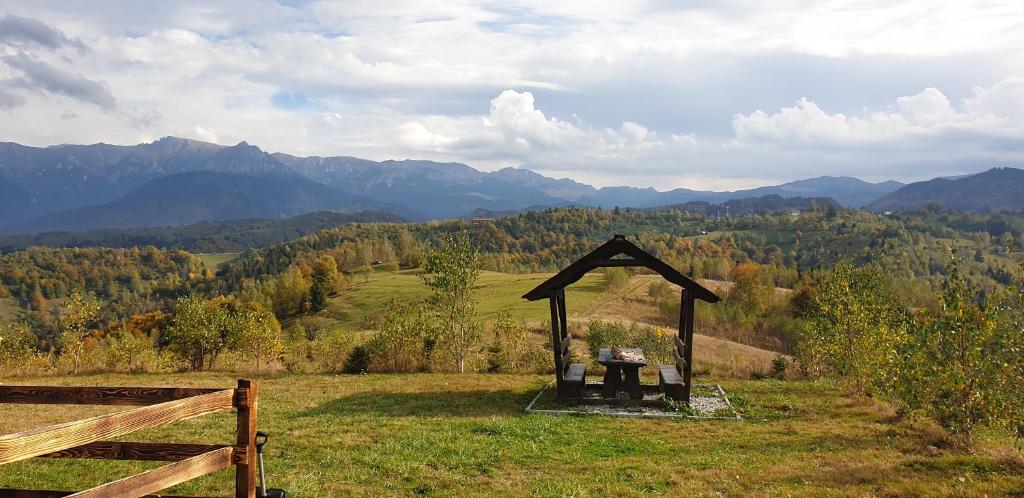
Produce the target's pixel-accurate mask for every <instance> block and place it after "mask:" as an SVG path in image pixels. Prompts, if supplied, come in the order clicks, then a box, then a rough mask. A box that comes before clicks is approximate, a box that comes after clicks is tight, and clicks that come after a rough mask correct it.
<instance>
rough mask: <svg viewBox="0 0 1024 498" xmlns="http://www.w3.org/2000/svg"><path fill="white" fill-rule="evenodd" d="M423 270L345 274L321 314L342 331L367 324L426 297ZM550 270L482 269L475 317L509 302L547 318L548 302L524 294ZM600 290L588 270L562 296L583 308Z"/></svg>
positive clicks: (537, 318)
mask: <svg viewBox="0 0 1024 498" xmlns="http://www.w3.org/2000/svg"><path fill="white" fill-rule="evenodd" d="M421 273H422V270H419V269H415V270H401V271H394V272H392V271H375V272H372V273H370V274H368V276H367V277H368V278H367V279H364V277H362V276H360V275H349V276H348V281H347V285H346V287H345V289H344V290H343V291H342V292H341V293H340V294H339V295H338V296H336V297H334V298H332V299H331V301H330V304H329V305H328V307H327V309H326V310H325V312H323V313H322V316H323V317H325V318H328V319H329V320H331V322H330V323H333V324H335V326H337V327H340V328H342V329H344V330H349V331H358V330H363V329H367V328H371V324H370V321H371V320H372V319H373V318H374V317H375V316H376V314H377V313H378V312H379V311H380V310H381V309H384V308H386V307H387V306H388V304H389V303H390V302H391V301H393V300H396V301H400V302H402V301H405V302H407V301H414V300H421V299H426V298H427V297H428V296H429V295H430V290H429V289H427V287H426V286H424V285H423V282H422V281H421V279H420V274H421ZM552 275H553V273H525V274H510V273H497V272H489V271H485V272H481V274H480V280H479V281H478V282H477V287H476V289H477V296H478V297H479V302H478V304H477V317H478V318H479V319H480V320H483V321H491V320H494V318H495V317H497V315H498V312H499V311H501V309H502V308H503V307H505V306H510V307H511V308H512V309H513V310H514V311H515V312H516V313H517V314H518V315H519V316H520V317H522V318H523V319H524V320H526V321H529V322H541V321H543V320H548V319H550V313H551V312H550V310H549V308H548V302H547V301H546V300H544V301H533V302H530V301H526V300H525V299H523V298H522V296H523V294H526V293H527V292H528V291H530V290H531V289H533V288H534V287H536V286H537V285H538V284H540V283H541V282H543V281H544V280H547V279H548V278H550V277H551V276H552ZM604 290H605V286H604V277H603V276H602V275H600V274H597V273H593V274H590V275H587V276H586V277H584V278H583V279H582V280H580V281H579V282H577V283H576V284H575V285H573V286H571V287H569V288H568V289H566V301H567V302H568V306H569V307H570V308H571V309H573V310H587V309H589V304H590V303H591V302H592V301H593V300H594V299H596V298H597V297H598V296H600V295H601V294H602V293H603V292H604Z"/></svg>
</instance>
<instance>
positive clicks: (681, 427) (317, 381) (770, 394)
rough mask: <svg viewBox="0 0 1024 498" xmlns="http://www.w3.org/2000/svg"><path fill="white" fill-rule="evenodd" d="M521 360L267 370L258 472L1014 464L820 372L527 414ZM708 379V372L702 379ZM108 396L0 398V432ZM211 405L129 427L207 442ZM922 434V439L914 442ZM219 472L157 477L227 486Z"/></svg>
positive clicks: (1001, 489)
mask: <svg viewBox="0 0 1024 498" xmlns="http://www.w3.org/2000/svg"><path fill="white" fill-rule="evenodd" d="M548 380H549V379H548V377H547V376H532V375H524V376H517V375H455V374H408V375H364V376H341V377H338V376H283V377H271V378H264V379H261V380H260V392H261V397H260V422H259V427H260V429H261V430H264V431H267V432H269V433H270V435H271V439H270V444H269V445H268V446H267V471H268V473H269V477H270V483H271V484H272V485H273V486H275V487H283V488H285V489H287V491H288V494H289V496H626V497H629V496H652V495H665V494H669V495H676V496H695V495H702V496H703V495H709V496H825V497H828V496H979V497H980V496H1014V495H1019V494H1020V493H1021V491H1022V490H1024V463H1022V460H1021V456H1020V454H1019V453H1016V452H1015V450H1013V449H1011V448H1010V447H1009V445H1008V444H1007V443H1008V441H1006V440H1004V439H1001V438H1000V437H998V436H997V435H993V434H987V435H983V437H982V438H981V442H980V445H979V449H978V452H977V454H974V455H963V454H957V453H954V452H950V451H948V450H945V449H942V446H943V444H942V440H941V438H940V437H939V436H938V434H939V431H937V429H936V428H935V427H932V426H928V425H920V424H910V423H905V422H899V421H897V420H896V418H895V417H894V414H893V412H892V411H891V410H890V409H888V408H886V407H884V406H880V405H877V404H874V403H873V402H871V401H870V400H864V399H853V398H849V397H846V396H844V395H842V394H841V393H840V392H839V391H837V390H836V389H835V388H834V387H832V386H831V385H829V384H817V383H805V382H777V381H762V382H757V381H736V380H721V383H722V385H723V387H724V388H725V389H726V390H727V391H728V392H729V394H730V395H731V397H732V399H733V400H734V402H735V404H736V405H737V406H738V407H739V408H740V410H741V411H742V413H743V415H744V416H745V418H746V420H745V421H742V422H736V421H686V420H684V421H669V420H646V419H619V418H606V417H596V416H591V417H559V416H548V415H526V414H524V413H523V408H524V407H525V406H526V405H527V404H528V403H529V401H530V399H531V398H532V397H533V395H534V394H535V393H536V392H537V391H538V389H539V388H540V387H541V386H542V385H543V384H544V383H545V382H547V381H548ZM705 380H708V379H705ZM19 382H20V383H25V384H34V383H46V384H75V385H173V386H232V385H234V378H233V377H231V376H229V375H226V374H216V373H213V374H181V375H146V376H139V375H133V376H125V375H104V376H83V377H74V378H45V379H24V380H21V381H19ZM117 409H119V408H110V407H107V408H98V407H80V406H68V407H61V408H60V409H59V410H58V409H54V407H52V406H38V405H36V406H26V405H0V433H3V434H7V433H10V432H13V431H16V430H22V429H26V428H29V427H36V426H40V425H42V424H47V423H54V422H60V421H66V420H71V419H74V418H78V417H82V416H85V415H94V414H97V413H100V412H103V411H108V410H117ZM233 431H234V419H233V418H232V416H231V415H230V414H218V415H214V416H207V417H202V418H199V419H194V420H190V421H184V422H180V423H177V424H173V425H171V426H167V427H164V428H160V429H157V430H150V431H145V432H140V433H136V434H133V435H132V436H131V439H132V440H143V441H175V442H186V441H187V442H203V443H223V442H226V441H229V440H231V434H233ZM930 445H935V446H938V447H939V448H940V449H939V450H937V451H934V450H932V451H929V450H928V447H929V446H930ZM152 466H155V464H153V463H142V462H105V461H87V460H76V461H72V460H46V459H34V460H28V461H22V462H18V463H14V464H8V465H3V466H0V486H3V487H29V488H39V487H45V488H63V489H72V488H78V489H81V488H83V487H86V486H91V485H95V484H98V483H100V482H103V481H107V480H113V479H116V478H119V477H122V476H124V475H127V474H128V473H131V472H136V471H139V470H142V469H144V468H150V467H152ZM233 482H234V474H233V473H232V471H230V470H228V471H223V472H220V473H218V474H214V475H213V476H208V477H204V478H201V479H199V480H197V481H194V482H192V483H188V484H186V485H182V486H178V487H175V488H172V489H171V490H168V493H174V494H199V495H211V496H212V495H221V496H227V495H229V494H230V493H231V489H232V488H231V487H232V485H233Z"/></svg>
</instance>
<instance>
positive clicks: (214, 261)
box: [196, 252, 239, 272]
mask: <svg viewBox="0 0 1024 498" xmlns="http://www.w3.org/2000/svg"><path fill="white" fill-rule="evenodd" d="M238 254H239V253H237V252H211V253H204V254H196V256H197V257H199V259H201V260H203V264H204V265H206V267H207V268H209V269H210V270H211V271H214V272H216V271H217V269H219V268H220V266H221V265H223V264H224V263H227V262H228V261H231V260H233V259H235V258H237V257H238Z"/></svg>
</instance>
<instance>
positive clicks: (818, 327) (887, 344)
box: [797, 261, 909, 394]
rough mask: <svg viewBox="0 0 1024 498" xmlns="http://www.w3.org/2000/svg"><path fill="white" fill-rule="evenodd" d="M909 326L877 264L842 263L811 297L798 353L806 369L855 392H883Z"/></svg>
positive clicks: (889, 384) (892, 382) (893, 381)
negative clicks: (841, 382)
mask: <svg viewBox="0 0 1024 498" xmlns="http://www.w3.org/2000/svg"><path fill="white" fill-rule="evenodd" d="M908 324H909V320H908V315H907V311H906V308H905V307H903V306H901V305H900V303H899V300H898V299H897V298H896V296H895V295H894V294H893V292H892V291H891V288H890V286H889V285H888V282H887V280H886V277H885V275H884V274H883V273H882V272H881V270H880V269H879V268H877V267H874V266H866V267H862V268H855V267H854V266H853V265H852V264H851V263H850V262H849V261H843V262H840V263H839V264H838V265H836V267H835V268H833V270H832V272H831V273H830V274H829V275H828V277H827V278H826V279H825V281H824V282H823V283H822V285H821V287H820V289H819V290H818V293H817V294H816V295H815V296H814V297H813V303H812V305H811V309H810V310H809V314H808V316H807V318H806V321H805V327H804V329H803V330H802V331H801V334H800V341H799V347H798V350H797V354H798V356H799V358H800V363H801V365H803V366H805V367H807V368H809V369H810V370H811V373H816V374H820V375H829V376H834V377H836V378H838V379H840V380H842V381H843V382H844V383H846V384H847V385H848V386H849V387H851V388H852V389H853V390H854V391H855V392H856V393H859V394H866V393H870V392H873V391H877V392H884V391H886V390H889V389H891V388H892V386H894V385H895V384H896V383H897V379H896V378H895V376H894V373H895V368H896V367H897V361H898V358H897V356H896V349H897V347H898V346H899V345H900V344H903V343H904V342H905V341H906V337H907V326H908Z"/></svg>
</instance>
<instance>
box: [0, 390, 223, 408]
mask: <svg viewBox="0 0 1024 498" xmlns="http://www.w3.org/2000/svg"><path fill="white" fill-rule="evenodd" d="M221 390H222V389H205V388H177V387H66V386H0V403H23V404H54V405H154V404H157V403H165V402H167V401H174V400H176V399H183V398H190V397H193V396H199V395H202V394H210V393H215V392H218V391H221Z"/></svg>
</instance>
